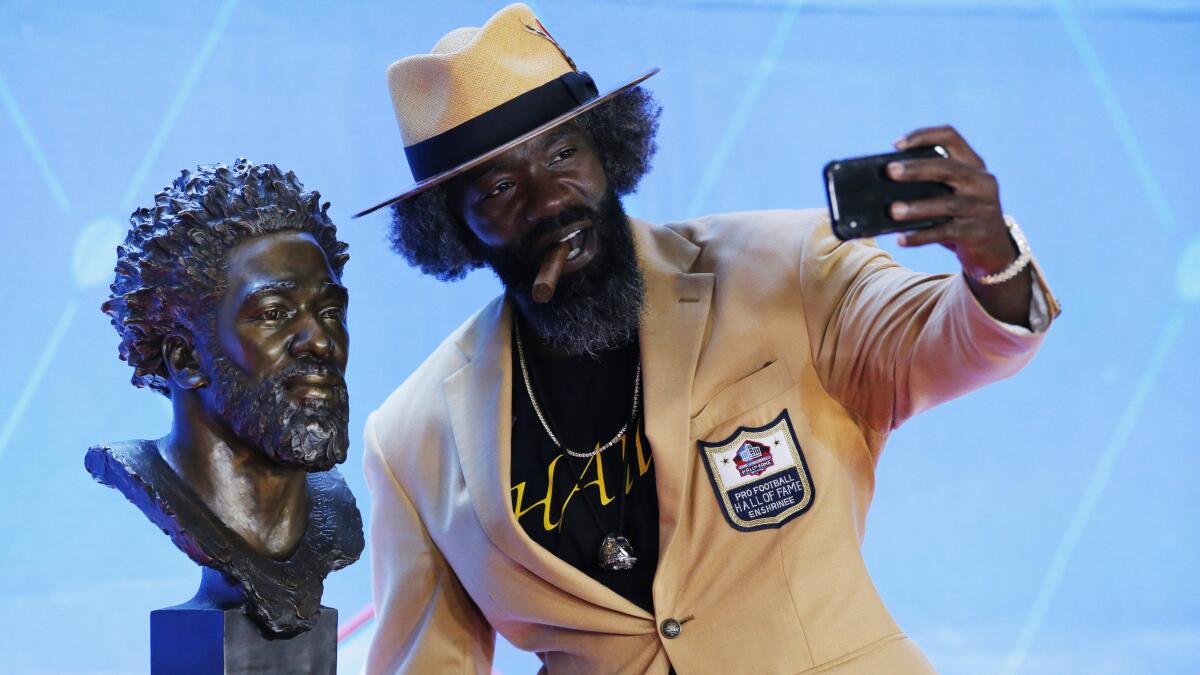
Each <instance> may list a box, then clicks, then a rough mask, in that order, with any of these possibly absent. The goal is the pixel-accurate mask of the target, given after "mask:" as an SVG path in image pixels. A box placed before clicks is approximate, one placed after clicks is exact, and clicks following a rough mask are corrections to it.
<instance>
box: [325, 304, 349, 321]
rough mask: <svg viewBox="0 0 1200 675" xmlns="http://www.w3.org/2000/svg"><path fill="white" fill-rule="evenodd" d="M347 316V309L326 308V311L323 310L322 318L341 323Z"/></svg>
mask: <svg viewBox="0 0 1200 675" xmlns="http://www.w3.org/2000/svg"><path fill="white" fill-rule="evenodd" d="M345 316H346V309H345V308H344V307H326V308H325V309H323V310H321V317H322V318H325V319H332V320H334V321H341V320H342V319H343V318H345Z"/></svg>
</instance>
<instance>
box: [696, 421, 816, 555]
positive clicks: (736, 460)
mask: <svg viewBox="0 0 1200 675" xmlns="http://www.w3.org/2000/svg"><path fill="white" fill-rule="evenodd" d="M699 445H700V454H701V455H703V457H704V468H706V469H708V477H709V479H710V480H711V481H712V485H713V490H715V491H716V493H717V501H718V502H720V504H721V508H722V510H723V511H724V512H725V519H726V520H728V521H729V524H730V525H732V526H733V527H735V528H737V529H739V530H742V531H746V532H752V531H754V530H764V529H767V528H772V527H780V526H781V525H783V524H784V523H786V522H787V521H789V520H791V519H792V518H795V517H796V516H798V515H800V514H801V513H804V512H805V511H807V510H808V508H809V507H810V506H812V502H813V497H814V494H813V482H812V474H811V473H809V471H808V464H807V463H806V462H805V461H804V453H803V452H802V451H801V450H800V443H799V441H797V440H796V432H795V430H794V429H793V428H792V420H791V418H790V417H788V412H787V410H784V411H783V412H781V413H779V416H778V417H776V418H775V420H774V421H772V422H771V423H769V424H767V425H766V426H763V427H758V428H755V429H747V428H746V427H738V429H737V431H735V432H734V433H733V435H732V436H730V437H729V438H726V439H725V440H723V441H719V442H717V443H709V442H706V441H700V442H699Z"/></svg>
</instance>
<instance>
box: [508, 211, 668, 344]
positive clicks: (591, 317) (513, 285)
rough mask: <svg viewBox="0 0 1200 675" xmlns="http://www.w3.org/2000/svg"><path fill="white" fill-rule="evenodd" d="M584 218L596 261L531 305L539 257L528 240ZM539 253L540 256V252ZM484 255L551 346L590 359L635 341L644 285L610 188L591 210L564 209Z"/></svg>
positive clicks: (629, 235)
mask: <svg viewBox="0 0 1200 675" xmlns="http://www.w3.org/2000/svg"><path fill="white" fill-rule="evenodd" d="M585 219H586V220H589V221H590V222H591V223H592V225H593V227H592V231H593V236H595V237H596V238H597V243H598V244H599V247H598V248H599V250H598V252H597V255H596V257H595V258H594V259H593V260H592V261H591V262H590V263H588V265H587V266H585V267H584V268H583V269H581V270H579V271H578V272H576V273H574V274H570V275H564V276H563V277H562V278H561V279H559V282H558V287H557V289H556V290H555V292H554V297H553V298H551V300H550V302H547V303H545V304H539V303H536V302H534V301H533V282H534V280H535V279H536V278H537V273H538V269H539V268H540V267H541V264H542V259H541V258H540V257H535V255H534V254H532V253H531V251H532V250H533V248H532V247H531V246H530V245H529V242H533V241H536V240H537V239H538V238H539V237H541V236H543V235H545V234H546V233H547V232H552V231H554V230H557V229H559V228H562V227H564V226H566V225H569V224H571V223H575V222H578V221H580V220H585ZM538 253H541V254H543V255H544V254H545V251H539V252H538ZM484 257H485V259H486V260H487V263H488V265H489V266H490V267H491V268H492V270H493V271H494V272H495V273H496V276H498V277H499V278H500V281H502V282H503V283H504V287H505V289H506V290H507V292H508V294H509V296H510V297H513V298H514V299H515V300H517V302H518V304H520V305H521V307H522V308H523V309H524V310H526V312H525V314H524V316H525V318H526V319H528V320H529V321H530V322H531V323H532V324H533V327H534V329H535V330H536V331H537V333H538V335H539V336H540V337H541V338H542V340H544V341H545V342H546V344H548V345H549V346H550V347H553V348H556V349H561V350H563V351H565V352H567V353H569V354H576V355H578V354H590V355H593V356H595V355H597V354H598V353H600V352H602V351H605V350H609V349H615V348H617V347H623V346H625V345H627V344H629V343H630V342H632V341H634V340H635V339H636V338H637V334H638V323H639V321H640V319H641V314H642V302H643V299H644V297H645V294H646V285H645V281H644V280H643V279H642V272H641V270H640V269H639V268H638V263H637V253H636V250H635V248H634V243H633V232H632V231H631V230H630V228H629V219H628V217H627V216H626V215H625V210H624V209H623V208H622V207H621V200H620V199H619V198H618V197H617V195H616V193H615V192H613V191H612V190H611V189H609V190H608V191H607V192H606V193H605V195H604V198H603V199H602V200H601V202H600V204H599V205H598V206H596V207H595V208H592V207H587V206H578V207H571V208H568V209H564V210H563V211H562V212H561V213H559V214H558V215H556V216H554V217H551V218H545V219H543V220H541V221H539V222H538V223H537V224H536V225H535V226H534V227H533V228H532V229H531V230H530V232H529V233H528V234H527V235H526V236H525V238H524V241H523V242H522V243H521V244H520V245H518V246H517V247H515V249H513V248H504V249H486V251H485V253H484Z"/></svg>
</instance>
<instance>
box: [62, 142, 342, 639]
mask: <svg viewBox="0 0 1200 675" xmlns="http://www.w3.org/2000/svg"><path fill="white" fill-rule="evenodd" d="M154 202H155V206H154V207H153V208H143V209H139V210H138V211H136V212H134V214H133V216H132V217H131V218H130V221H131V223H132V225H133V227H132V228H131V229H130V231H129V234H128V236H127V237H126V239H125V243H124V244H123V245H122V246H120V247H119V248H118V252H117V268H116V280H115V281H114V282H113V284H112V297H110V298H109V300H108V301H107V302H106V303H104V307H103V309H104V311H105V312H106V313H107V314H108V315H109V316H111V317H112V324H113V326H114V327H115V328H116V329H117V333H118V334H120V336H121V348H120V353H121V358H122V359H123V360H125V361H128V362H129V364H130V365H131V366H133V368H134V375H133V384H134V385H135V386H138V387H145V386H149V387H150V388H151V389H153V390H155V391H157V392H159V393H160V394H163V395H164V396H167V397H168V398H169V399H170V400H171V409H172V412H173V415H174V420H173V423H172V425H171V432H170V433H169V434H167V436H165V437H163V438H160V439H158V440H157V441H152V440H134V441H126V442H123V443H116V444H112V445H102V446H96V447H93V448H91V449H89V450H88V454H87V458H86V464H87V468H88V470H89V471H90V472H91V473H92V475H93V476H94V477H95V478H96V479H97V480H99V481H101V482H103V483H105V484H107V485H110V486H112V487H115V488H117V489H119V490H121V492H122V493H123V494H124V495H125V496H126V497H127V498H129V499H130V500H131V501H133V502H134V503H135V504H136V505H137V506H138V507H139V508H140V509H141V510H142V512H143V513H145V514H146V516H147V517H149V518H150V519H151V520H152V521H153V522H154V523H155V524H156V525H158V526H159V527H160V528H162V529H163V531H164V532H166V533H168V534H169V535H170V536H171V539H172V541H174V543H175V545H176V546H178V547H179V548H180V549H181V550H183V551H184V553H186V554H187V555H188V556H189V557H190V558H191V559H192V560H194V561H195V562H196V563H198V564H200V565H204V566H206V567H210V568H212V569H215V570H217V571H218V572H220V573H222V574H223V575H224V576H225V578H226V580H227V581H228V583H230V584H232V585H233V586H234V588H235V589H236V590H237V591H238V592H239V593H240V594H241V595H243V596H245V598H246V600H247V604H248V607H249V609H250V611H251V614H252V616H253V617H254V618H255V619H256V620H257V621H258V622H259V623H260V625H261V626H262V627H263V628H264V629H265V630H266V631H267V632H268V634H270V635H272V636H274V637H286V636H292V635H296V634H298V633H301V632H303V631H306V630H308V629H309V628H312V627H313V625H314V624H315V623H316V621H317V619H318V616H319V614H320V601H321V592H322V589H323V582H324V579H325V576H326V575H327V574H328V573H329V572H330V571H332V570H336V569H341V568H342V567H345V566H346V565H349V564H350V563H352V562H354V561H355V560H357V559H358V556H359V554H360V553H361V552H362V548H363V543H364V542H363V535H362V518H361V516H360V515H359V512H358V508H357V506H356V505H355V502H354V495H352V494H351V493H350V490H349V489H348V488H347V487H346V483H345V479H343V478H342V476H341V474H340V473H339V472H338V471H337V469H335V468H334V467H335V465H337V464H339V463H341V462H343V461H345V459H346V449H347V446H348V436H347V426H348V419H349V399H348V397H347V392H346V383H345V380H344V379H343V375H344V373H345V368H346V356H347V347H348V336H347V334H346V303H347V299H348V296H347V294H346V289H345V288H344V287H343V286H342V284H341V274H342V267H343V266H344V265H345V264H346V260H347V259H348V258H349V256H348V255H347V254H346V248H347V246H346V244H345V243H343V242H341V241H339V240H338V238H337V228H336V227H334V225H333V223H332V222H331V221H330V219H329V216H328V215H327V214H326V211H327V210H328V208H329V204H328V203H326V204H325V205H324V206H322V205H321V195H320V193H318V192H315V191H314V192H305V191H304V188H303V186H302V185H301V184H300V182H299V181H298V180H296V176H295V175H294V174H292V173H290V172H289V173H287V174H284V173H283V172H281V171H280V170H279V168H278V167H276V166H274V165H272V164H262V165H254V164H251V163H250V162H247V161H246V160H239V161H238V162H237V163H236V164H235V165H234V166H233V167H232V168H230V167H227V166H215V167H214V166H202V167H199V168H198V170H197V171H196V172H190V171H184V172H183V173H182V175H181V176H180V177H179V178H177V179H175V181H174V183H173V184H172V185H170V186H168V187H167V188H166V189H165V190H164V191H162V192H160V193H158V194H157V195H155V200H154Z"/></svg>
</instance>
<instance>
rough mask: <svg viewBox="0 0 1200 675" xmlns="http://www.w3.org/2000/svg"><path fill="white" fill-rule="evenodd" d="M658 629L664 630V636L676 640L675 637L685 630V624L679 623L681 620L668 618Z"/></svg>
mask: <svg viewBox="0 0 1200 675" xmlns="http://www.w3.org/2000/svg"><path fill="white" fill-rule="evenodd" d="M658 629H659V630H660V631H662V634H663V637H665V638H667V639H668V640H674V639H675V638H677V637H679V633H680V631H682V630H683V626H681V625H679V622H678V621H676V620H675V619H667V620H666V621H663V622H662V625H660V626H659V627H658Z"/></svg>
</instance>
